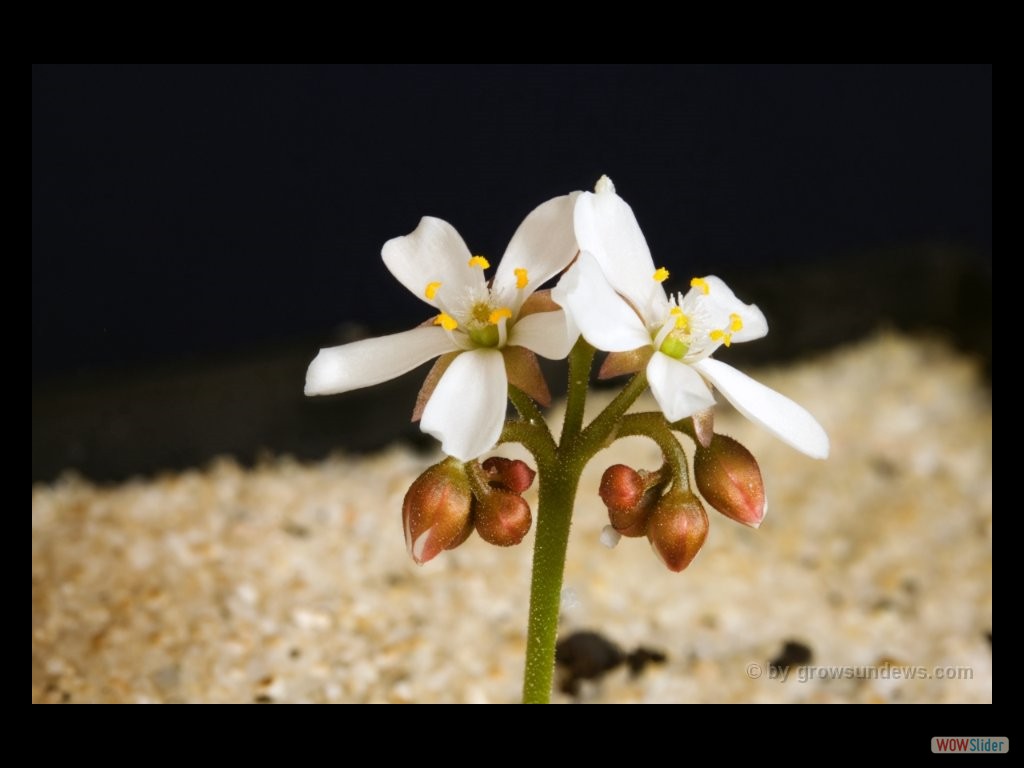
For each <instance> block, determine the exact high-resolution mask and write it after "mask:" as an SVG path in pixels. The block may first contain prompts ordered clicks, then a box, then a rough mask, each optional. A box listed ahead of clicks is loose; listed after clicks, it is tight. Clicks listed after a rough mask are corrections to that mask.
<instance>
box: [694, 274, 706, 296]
mask: <svg viewBox="0 0 1024 768" xmlns="http://www.w3.org/2000/svg"><path fill="white" fill-rule="evenodd" d="M690 287H691V288H700V290H701V293H703V294H704V295H705V296H707V295H708V293H710V292H711V286H710V285H708V281H707V280H705V279H704V278H703V277H695V278H693V280H691V281H690Z"/></svg>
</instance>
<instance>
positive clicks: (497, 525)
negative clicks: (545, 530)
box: [474, 489, 533, 547]
mask: <svg viewBox="0 0 1024 768" xmlns="http://www.w3.org/2000/svg"><path fill="white" fill-rule="evenodd" d="M474 519H475V522H476V532H477V533H479V534H480V538H482V539H483V540H484V541H486V542H488V543H489V544H494V545H496V546H499V547H511V546H513V545H514V544H518V543H519V542H520V541H522V540H523V537H524V536H526V534H527V533H529V531H530V525H531V523H532V522H533V516H532V515H531V514H530V505H529V504H527V503H526V500H525V499H524V498H523V497H522V496H520V495H519V494H517V493H512V492H511V491H503V490H498V489H494V490H492V491H491V492H490V493H488V494H487V495H486V496H484V497H483V498H482V499H477V503H476V506H475V507H474Z"/></svg>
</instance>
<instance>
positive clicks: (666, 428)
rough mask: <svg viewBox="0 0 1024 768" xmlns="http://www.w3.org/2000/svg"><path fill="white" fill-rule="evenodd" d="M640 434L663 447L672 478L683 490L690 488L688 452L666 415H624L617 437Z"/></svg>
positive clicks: (662, 450)
mask: <svg viewBox="0 0 1024 768" xmlns="http://www.w3.org/2000/svg"><path fill="white" fill-rule="evenodd" d="M633 435H640V436H642V437H649V438H650V439H651V440H653V441H654V442H655V443H656V444H657V445H658V447H659V448H660V449H661V453H662V455H663V456H664V457H665V461H666V462H668V465H669V467H670V468H671V470H672V478H673V480H674V481H675V483H676V487H677V488H678V489H679V490H681V491H688V490H689V489H690V472H689V465H688V463H687V460H686V452H685V451H684V450H683V446H681V445H680V444H679V441H678V440H677V439H676V437H675V435H673V434H672V429H671V428H670V425H669V423H668V422H667V421H665V417H664V416H663V415H662V414H661V413H658V412H653V411H652V412H649V413H630V414H628V415H626V416H623V417H622V420H621V421H620V422H619V430H618V432H616V434H615V436H616V437H631V436H633Z"/></svg>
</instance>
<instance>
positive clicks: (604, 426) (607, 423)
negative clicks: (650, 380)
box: [577, 371, 647, 463]
mask: <svg viewBox="0 0 1024 768" xmlns="http://www.w3.org/2000/svg"><path fill="white" fill-rule="evenodd" d="M645 389H647V375H646V374H645V373H644V371H640V373H637V374H636V375H634V376H633V378H632V379H630V380H629V382H628V383H627V384H626V386H625V387H624V388H623V390H622V391H621V392H619V394H617V395H616V396H615V399H614V400H612V401H611V402H610V403H608V407H607V408H605V409H604V410H603V411H601V413H600V414H598V416H597V418H596V419H594V420H593V421H592V422H590V425H589V426H588V427H587V428H586V429H584V430H583V432H582V433H581V434H580V436H579V440H578V441H577V442H578V446H579V448H578V450H579V452H580V453H582V454H583V455H585V456H586V461H589V460H590V458H591V457H592V456H593V455H594V454H595V453H597V452H598V451H599V450H601V449H602V448H604V447H605V445H606V444H607V443H608V441H609V439H610V438H612V436H613V435H615V434H616V429H617V427H618V421H619V419H620V418H621V417H622V415H623V414H624V413H625V412H626V411H628V410H629V407H630V406H631V405H633V403H634V402H636V399H637V398H638V397H640V395H641V394H642V393H643V391H644V390H645ZM586 461H584V463H586Z"/></svg>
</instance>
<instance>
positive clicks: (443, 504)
mask: <svg viewBox="0 0 1024 768" xmlns="http://www.w3.org/2000/svg"><path fill="white" fill-rule="evenodd" d="M472 504H473V494H472V493H471V492H470V489H469V479H468V478H467V477H466V473H465V470H464V469H463V467H462V464H461V463H459V462H457V461H454V460H451V459H447V460H445V461H443V462H441V463H440V464H435V465H434V466H432V467H430V468H429V469H427V471H426V472H424V473H423V474H422V475H420V476H419V477H417V478H416V479H415V480H414V481H413V484H412V485H411V486H410V487H409V490H408V491H407V492H406V494H405V501H404V502H403V503H402V524H403V526H404V528H405V546H406V548H407V549H408V550H409V554H410V555H411V556H412V559H413V560H414V561H415V562H416V564H417V565H423V564H424V563H426V562H427V561H429V560H433V559H434V558H435V557H437V555H438V554H440V553H441V551H442V550H445V549H453V548H455V547H457V546H458V545H459V544H461V543H462V542H464V541H465V540H466V537H468V536H469V534H470V533H471V532H472V529H473V518H472V515H471V510H472Z"/></svg>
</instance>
